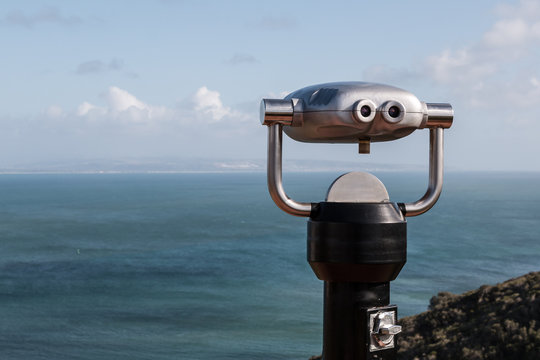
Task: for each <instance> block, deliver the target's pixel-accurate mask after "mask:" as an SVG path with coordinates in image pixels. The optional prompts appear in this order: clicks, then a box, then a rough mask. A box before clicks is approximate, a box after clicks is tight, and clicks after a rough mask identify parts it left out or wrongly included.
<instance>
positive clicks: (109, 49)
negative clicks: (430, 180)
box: [0, 0, 540, 171]
mask: <svg viewBox="0 0 540 360" xmlns="http://www.w3.org/2000/svg"><path fill="white" fill-rule="evenodd" d="M0 46H1V49H2V52H1V56H0V84H1V85H0V169H2V168H10V167H14V166H19V165H21V164H46V163H52V162H62V161H84V160H89V159H102V160H121V159H128V158H129V159H170V158H180V159H182V158H190V159H199V158H200V159H230V160H235V161H243V160H253V159H264V158H265V157H266V136H267V135H266V134H267V129H266V128H265V127H264V126H262V125H261V124H260V122H259V114H258V111H259V102H260V100H261V99H262V98H281V97H283V96H285V95H286V94H288V93H289V92H292V91H295V90H297V89H300V88H303V87H305V86H309V85H313V84H319V83H325V82H334V81H368V82H376V83H383V84H388V85H393V86H397V87H400V88H403V89H406V90H408V91H410V92H412V93H413V94H415V95H416V96H417V97H418V98H419V99H420V100H421V101H425V102H447V103H451V104H452V106H453V108H454V111H455V117H454V124H453V126H452V128H450V129H448V130H446V131H445V166H446V168H447V169H453V170H505V171H523V170H525V171H540V161H538V160H537V156H538V155H540V141H539V135H540V121H538V120H539V118H540V0H534V1H533V0H522V1H486V0H478V1H451V2H450V1H445V2H434V1H427V0H426V1H421V0H418V1H407V2H404V1H369V2H368V1H339V0H338V1H332V2H330V1H293V0H287V1H281V0H277V1H265V2H259V1H233V0H231V1H190V0H185V1H181V0H178V1H174V0H155V1H152V0H146V1H142V0H140V1H136V0H130V1H123V0H116V1H110V0H108V1H100V0H95V1H84V2H83V1H68V0H64V1H61V0H53V1H42V0H41V1H31V0H24V1H3V2H2V6H1V7H0ZM284 158H285V159H308V160H318V159H323V160H344V161H359V162H368V163H385V164H412V165H415V164H420V165H423V164H424V165H425V164H427V159H428V131H427V130H418V131H416V132H415V133H413V134H412V135H410V136H408V137H406V138H404V139H400V140H398V141H393V142H387V143H376V144H373V145H372V148H371V154H369V155H366V154H362V155H360V154H358V153H357V147H356V146H355V145H354V144H347V145H337V144H305V143H297V142H294V141H292V140H286V141H285V143H284Z"/></svg>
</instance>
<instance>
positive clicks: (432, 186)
mask: <svg viewBox="0 0 540 360" xmlns="http://www.w3.org/2000/svg"><path fill="white" fill-rule="evenodd" d="M260 117H261V123H262V124H263V125H267V126H268V171H267V174H268V189H269V191H270V195H271V196H272V199H273V200H274V202H275V203H276V205H277V206H278V207H280V208H281V209H282V210H283V211H285V212H287V213H289V214H292V215H296V216H310V214H311V211H312V210H313V206H314V204H312V203H302V202H297V201H294V200H292V199H291V198H289V197H288V196H287V195H286V193H285V190H284V189H283V185H282V179H281V178H282V176H281V174H282V132H283V131H284V132H285V133H286V134H287V135H288V136H289V137H291V138H292V139H294V140H297V141H302V142H313V143H358V144H359V148H358V149H359V152H360V153H369V150H370V143H371V142H380V141H391V140H396V139H400V138H402V137H405V136H407V135H409V134H411V133H412V132H414V131H415V130H416V129H424V128H429V134H430V136H429V139H430V145H429V185H428V189H427V191H426V193H425V194H424V196H422V197H421V198H420V199H419V200H417V201H415V202H412V203H400V204H399V207H400V210H401V212H402V213H403V215H404V216H416V215H420V214H423V213H424V212H426V211H428V210H429V209H430V208H431V207H432V206H433V205H434V204H435V203H436V202H437V200H438V198H439V196H440V194H441V191H442V178H443V130H444V129H448V128H450V126H452V122H453V119H454V111H453V109H452V106H451V105H450V104H445V103H425V102H422V101H420V100H418V98H417V97H416V96H414V95H413V94H411V93H410V92H408V91H405V90H402V89H399V88H396V87H393V86H388V85H382V84H373V83H366V82H336V83H327V84H320V85H313V86H308V87H305V88H303V89H300V90H297V91H295V92H292V93H291V94H289V95H287V96H286V97H285V98H284V99H263V100H262V101H261V112H260ZM351 174H352V173H351ZM368 178H369V177H366V176H354V175H352V176H343V177H341V178H339V179H338V180H336V182H334V184H333V185H332V188H334V189H338V190H340V192H342V193H345V194H349V193H350V194H352V193H353V192H354V191H353V190H354V189H353V188H352V187H351V185H350V183H351V179H363V180H361V181H358V185H359V186H362V184H364V185H366V184H368V183H370V184H375V183H377V181H374V180H367V179H368ZM377 180H378V179H377ZM354 181H356V180H353V181H352V182H354ZM379 182H380V181H379ZM332 188H331V190H332ZM370 189H375V190H377V191H379V193H381V194H384V193H385V192H386V189H385V188H384V185H383V184H382V183H380V185H377V186H375V187H371V188H370ZM370 191H371V190H370ZM330 192H331V191H329V193H330ZM361 198H362V200H358V199H357V200H358V201H365V199H366V198H365V197H363V196H362V197H361ZM357 200H355V199H352V202H355V201H357ZM339 201H347V199H345V200H339ZM369 201H372V200H369ZM381 201H382V200H381ZM385 201H386V200H385Z"/></svg>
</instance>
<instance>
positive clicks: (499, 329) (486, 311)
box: [398, 272, 540, 360]
mask: <svg viewBox="0 0 540 360" xmlns="http://www.w3.org/2000/svg"><path fill="white" fill-rule="evenodd" d="M400 324H401V325H402V326H403V333H401V334H400V335H399V339H398V359H407V360H435V359H437V360H447V359H448V360H450V359H451V360H456V359H468V360H477V359H478V360H479V359H505V360H508V359H520V360H533V359H540V272H535V273H529V274H527V275H524V276H521V277H518V278H515V279H511V280H508V281H506V282H504V283H501V284H497V285H495V286H487V285H485V286H482V287H480V288H479V289H477V290H473V291H469V292H466V293H464V294H461V295H454V294H451V293H440V294H439V295H438V296H435V297H433V298H432V299H431V301H430V306H429V310H428V311H426V312H424V313H421V314H418V315H415V316H411V317H406V318H403V319H401V320H400Z"/></svg>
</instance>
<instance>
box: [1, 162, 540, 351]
mask: <svg viewBox="0 0 540 360" xmlns="http://www.w3.org/2000/svg"><path fill="white" fill-rule="evenodd" d="M338 175H339V174H333V173H297V174H285V175H284V183H285V188H286V189H287V191H288V193H289V195H291V197H293V198H294V199H297V200H301V201H321V200H323V199H324V196H325V193H326V189H327V187H328V185H329V184H330V183H331V182H332V181H333V180H334V179H335V178H336V177H337V176H338ZM377 175H378V176H379V178H381V180H382V181H383V182H384V183H385V184H386V186H387V188H388V190H389V193H390V197H391V200H392V201H397V202H408V201H413V200H416V199H417V198H419V197H420V196H421V195H422V194H423V192H424V191H425V187H426V183H427V175H426V174H423V173H418V174H416V173H399V172H398V173H392V172H385V173H380V174H377ZM305 242H306V219H304V218H296V217H292V216H289V215H287V214H285V213H283V212H281V211H280V210H279V209H278V208H277V207H276V206H275V205H274V204H273V202H272V201H271V199H270V197H269V196H268V193H267V190H266V177H265V174H262V173H251V174H250V173H241V174H239V173H237V174H140V175H134V174H85V175H77V174H70V175H0V359H21V360H23V359H24V360H32V359H48V360H49V359H74V360H75V359H100V360H105V359H130V360H136V359H201V360H203V359H204V360H207V359H208V360H209V359H235V360H240V359H304V360H307V359H308V358H309V356H311V355H315V354H319V353H320V351H321V341H322V282H321V281H319V280H317V279H316V277H315V275H314V274H313V273H312V271H311V269H310V268H309V265H308V264H307V262H306V253H305V251H306V249H305V247H306V245H305ZM538 270H540V174H525V173H522V174H519V173H447V174H446V179H445V186H444V190H443V195H442V196H441V199H440V200H439V202H438V203H437V205H436V206H435V207H434V208H433V209H432V210H431V211H430V212H428V213H427V214H425V215H422V216H419V217H416V218H409V219H408V262H407V264H406V265H405V267H404V269H403V270H402V272H401V274H400V275H399V277H398V278H397V280H396V281H394V282H392V285H391V288H392V294H391V302H392V303H395V304H397V305H398V309H399V314H400V316H406V315H412V314H415V313H419V312H422V311H425V310H426V309H427V306H428V304H429V299H430V298H431V297H432V296H433V295H436V294H437V293H438V292H440V291H450V292H455V293H460V292H463V291H466V290H471V289H474V288H477V287H478V286H480V285H482V284H494V283H497V282H500V281H504V280H506V279H508V278H510V277H515V276H518V275H521V274H524V273H527V272H530V271H538Z"/></svg>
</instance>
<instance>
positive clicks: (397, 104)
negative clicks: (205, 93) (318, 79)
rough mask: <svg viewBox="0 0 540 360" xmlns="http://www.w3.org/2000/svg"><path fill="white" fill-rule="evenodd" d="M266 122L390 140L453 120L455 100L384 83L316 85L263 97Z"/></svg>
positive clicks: (310, 138) (301, 132)
mask: <svg viewBox="0 0 540 360" xmlns="http://www.w3.org/2000/svg"><path fill="white" fill-rule="evenodd" d="M260 115H261V123H262V124H263V125H270V124H273V123H276V122H277V123H280V124H283V125H287V126H285V127H284V128H283V131H285V133H286V134H287V135H288V136H289V137H291V138H292V139H294V140H297V141H303V142H315V143H317V142H320V143H357V142H359V141H369V142H378V141H390V140H396V139H399V138H402V137H404V136H407V135H409V134H410V133H412V132H413V131H414V130H416V129H423V128H426V127H428V128H431V127H442V128H449V127H450V126H451V125H452V120H453V117H454V112H453V110H452V106H451V105H450V104H433V103H424V102H422V101H420V100H418V98H417V97H416V96H414V95H413V94H411V93H410V92H408V91H405V90H402V89H399V88H396V87H393V86H388V85H382V84H372V83H365V82H340V83H328V84H322V85H313V86H308V87H306V88H303V89H300V90H297V91H295V92H293V93H291V94H289V95H287V96H286V97H285V98H284V99H263V100H262V101H261V112H260Z"/></svg>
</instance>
